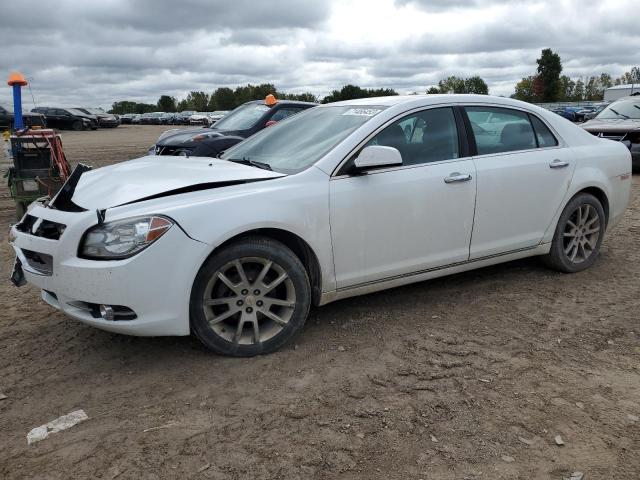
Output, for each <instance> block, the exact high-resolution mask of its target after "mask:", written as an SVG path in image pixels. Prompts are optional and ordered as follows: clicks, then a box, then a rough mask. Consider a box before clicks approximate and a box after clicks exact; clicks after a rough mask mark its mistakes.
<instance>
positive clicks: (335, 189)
mask: <svg viewBox="0 0 640 480" xmlns="http://www.w3.org/2000/svg"><path fill="white" fill-rule="evenodd" d="M371 144H373V145H385V146H391V147H394V148H397V149H398V150H399V151H400V154H401V156H402V160H403V165H402V166H396V167H390V168H381V169H378V170H370V171H368V172H366V173H364V174H357V175H338V176H336V177H333V178H332V179H331V181H330V215H331V237H332V243H333V253H334V262H335V271H336V281H337V287H338V289H341V288H349V287H355V286H360V285H362V284H366V283H375V282H380V281H385V280H390V279H392V278H397V277H402V276H410V275H411V274H415V273H421V272H424V271H425V270H430V269H435V268H438V267H442V266H445V265H450V264H455V263H458V262H464V261H467V260H468V259H469V244H470V241H471V230H472V227H473V215H474V204H475V188H476V187H475V182H476V180H475V167H474V163H473V160H471V159H470V158H469V157H466V158H461V151H462V149H461V148H460V147H461V145H462V143H461V142H460V139H459V134H458V126H457V122H456V118H455V115H454V112H453V109H452V108H450V107H445V108H433V109H428V110H423V111H421V112H417V113H413V114H410V115H408V116H406V117H404V118H402V119H400V120H398V121H396V122H394V123H393V124H391V125H389V126H388V127H386V128H385V129H384V130H382V131H381V132H379V133H378V134H377V135H376V136H375V137H373V139H371V140H370V141H369V142H368V144H367V145H371ZM353 160H354V159H351V160H350V161H353Z"/></svg>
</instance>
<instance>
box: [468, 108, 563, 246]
mask: <svg viewBox="0 0 640 480" xmlns="http://www.w3.org/2000/svg"><path fill="white" fill-rule="evenodd" d="M464 110H465V111H466V114H467V117H468V120H469V124H470V130H471V131H472V132H473V135H471V137H472V140H475V144H476V146H475V148H476V152H477V154H476V155H475V156H474V162H475V166H476V171H477V198H476V213H475V219H474V226H473V236H472V240H471V248H470V258H471V259H474V258H481V257H486V256H491V255H496V254H501V253H506V252H510V251H514V250H520V249H525V248H531V247H534V246H536V245H538V244H539V242H540V241H541V240H542V237H543V235H544V232H545V231H546V230H547V228H548V227H549V225H550V223H551V220H552V219H553V217H554V214H555V213H556V211H557V210H558V208H559V206H560V204H561V202H562V200H563V198H564V197H565V194H566V192H567V189H568V188H569V182H570V180H571V177H572V175H573V171H574V169H575V160H574V159H573V158H572V157H571V154H570V151H569V149H567V148H565V147H564V146H563V145H562V144H561V140H560V139H559V137H558V136H557V135H555V134H554V133H553V132H552V130H551V128H550V127H549V126H548V125H547V124H546V123H545V122H543V121H542V120H541V119H540V118H539V117H538V116H536V115H533V114H531V113H528V112H526V111H523V110H517V109H512V108H504V107H494V106H467V107H465V109H464ZM472 148H473V146H472Z"/></svg>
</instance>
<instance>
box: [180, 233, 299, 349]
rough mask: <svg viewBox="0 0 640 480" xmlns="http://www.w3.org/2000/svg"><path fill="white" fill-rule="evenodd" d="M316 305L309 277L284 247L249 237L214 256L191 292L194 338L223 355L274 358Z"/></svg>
mask: <svg viewBox="0 0 640 480" xmlns="http://www.w3.org/2000/svg"><path fill="white" fill-rule="evenodd" d="M310 305H311V287H310V285H309V278H308V275H307V272H306V270H305V268H304V266H303V265H302V263H301V262H300V260H299V259H298V257H296V255H295V254H294V253H293V252H292V251H291V250H290V249H289V248H288V247H286V246H285V245H284V244H282V243H280V242H277V241H275V240H272V239H269V238H263V237H248V238H246V239H243V240H240V241H238V242H237V243H234V244H232V245H230V246H229V247H226V248H224V249H223V250H221V251H220V252H218V253H216V254H214V255H212V256H211V257H209V259H208V260H207V261H206V262H205V263H204V265H203V266H202V267H201V268H200V271H199V272H198V275H197V276H196V279H195V282H194V285H193V289H192V291H191V302H190V317H191V328H192V331H193V333H194V334H195V336H196V337H197V338H198V339H199V340H200V341H201V342H202V343H203V344H205V345H206V346H207V347H208V348H210V349H211V350H213V351H214V352H216V353H219V354H222V355H231V356H237V357H251V356H254V355H259V354H262V353H271V352H273V351H275V350H277V349H278V348H280V347H281V346H282V345H284V344H285V343H287V342H288V341H289V340H290V339H291V338H292V337H293V336H294V335H295V334H296V333H297V332H298V331H299V330H300V329H301V328H302V326H303V325H304V322H305V320H306V318H307V315H308V313H309V308H310Z"/></svg>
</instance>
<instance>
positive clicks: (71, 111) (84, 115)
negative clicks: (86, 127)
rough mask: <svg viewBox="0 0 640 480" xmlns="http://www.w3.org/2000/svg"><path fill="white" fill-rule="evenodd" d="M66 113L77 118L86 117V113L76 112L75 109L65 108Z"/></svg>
mask: <svg viewBox="0 0 640 480" xmlns="http://www.w3.org/2000/svg"><path fill="white" fill-rule="evenodd" d="M67 112H69V113H73V114H74V115H77V116H79V117H86V116H87V114H86V113H84V112H81V111H80V110H76V109H75V108H67Z"/></svg>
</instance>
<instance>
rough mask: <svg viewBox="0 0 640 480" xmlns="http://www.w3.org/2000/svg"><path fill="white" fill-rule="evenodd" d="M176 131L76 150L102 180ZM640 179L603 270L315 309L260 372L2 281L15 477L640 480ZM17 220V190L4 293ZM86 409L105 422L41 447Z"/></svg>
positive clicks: (516, 265)
mask: <svg viewBox="0 0 640 480" xmlns="http://www.w3.org/2000/svg"><path fill="white" fill-rule="evenodd" d="M165 128H166V127H155V126H121V127H119V128H117V129H114V130H101V131H96V132H68V133H65V134H64V144H65V149H66V152H67V156H68V157H69V159H70V161H71V163H72V164H75V163H77V162H85V163H89V164H93V165H94V166H99V165H105V164H109V163H114V162H117V161H121V160H125V159H129V158H134V157H136V156H139V155H141V154H143V153H144V152H145V151H146V149H147V148H148V146H149V145H150V144H151V143H153V141H154V140H155V138H156V137H157V135H158V134H159V133H160V131H162V130H164V129H165ZM633 181H634V186H635V189H634V192H633V200H632V203H631V206H630V209H629V210H628V211H627V214H626V216H625V218H624V220H623V222H622V223H621V224H620V225H619V226H618V227H617V228H615V229H614V230H613V231H610V232H609V235H608V237H607V238H606V240H605V243H604V245H603V250H602V255H601V258H600V259H599V260H598V262H597V263H596V265H595V266H594V267H593V268H592V269H590V270H589V271H586V272H583V273H580V274H576V275H563V274H558V273H555V272H551V271H548V270H546V269H544V268H543V267H542V266H541V265H540V264H539V262H538V261H537V260H536V259H528V260H524V261H517V262H512V263H508V264H504V265H499V266H495V267H490V268H485V269H482V270H477V271H474V272H469V273H465V274H459V275H455V276H452V277H448V278H443V279H439V280H432V281H429V282H424V283H420V284H416V285H412V286H408V287H403V288H398V289H395V290H390V291H386V292H382V293H378V294H373V295H368V296H365V297H359V298H354V299H350V300H345V301H341V302H337V303H334V304H331V305H328V306H327V307H324V308H320V309H316V310H314V311H312V312H311V316H310V319H309V321H308V323H307V326H306V327H305V329H304V331H303V332H302V334H301V335H300V336H299V337H298V339H297V345H295V346H293V345H292V346H290V347H289V348H285V349H284V350H282V351H280V352H278V353H275V354H273V355H269V356H265V357H258V358H253V359H231V358H222V357H218V356H215V355H213V354H211V353H209V352H207V351H206V350H204V349H203V348H202V347H201V346H200V345H199V344H198V343H197V341H195V340H194V339H191V338H188V337H187V338H133V337H125V336H119V335H113V334H109V333H105V332H102V331H99V330H96V329H93V328H90V327H87V326H84V325H82V324H80V323H78V322H76V321H73V320H70V319H67V318H65V317H63V316H62V315H60V314H59V313H57V312H56V311H55V310H54V309H52V308H50V307H48V306H47V305H45V304H44V303H43V302H42V301H40V299H39V292H38V291H36V290H35V289H34V288H31V287H23V288H21V289H17V288H15V287H13V286H12V285H10V284H9V282H8V281H6V280H3V282H2V283H0V295H1V298H2V311H1V317H0V329H1V330H0V393H2V394H4V395H6V397H7V398H6V399H3V400H0V478H3V479H4V478H6V479H14V478H29V479H32V478H38V479H70V478H82V479H85V478H105V479H113V478H118V479H129V478H132V479H133V478H135V479H146V478H149V479H151V478H154V479H155V478H194V479H200V478H202V479H205V478H210V479H244V478H251V479H253V478H260V479H266V478H282V479H290V478H296V479H303V478H304V479H306V478H321V479H322V478H326V479H336V478H339V479H356V478H363V479H377V478H380V479H402V480H404V479H420V478H422V479H425V480H427V479H491V480H493V479H500V478H504V479H527V480H531V479H562V478H565V477H569V476H570V475H571V473H572V472H576V471H581V472H584V473H585V477H584V478H585V480H592V479H613V478H615V479H616V480H619V479H638V478H640V456H638V446H639V445H640V420H638V416H640V348H639V347H638V339H639V338H640V326H639V325H638V320H639V318H640V314H639V313H638V312H639V311H640V254H639V249H638V242H639V240H640V197H639V195H638V186H639V184H640V177H639V176H637V175H636V176H635V177H634V179H633ZM13 218H14V211H13V203H12V201H11V199H10V198H9V196H8V190H7V187H6V185H3V186H2V187H0V223H1V227H2V243H1V246H0V252H1V255H2V256H1V268H2V270H1V272H0V273H1V275H2V278H3V279H7V278H8V276H9V274H10V266H11V263H12V254H11V249H10V248H9V246H8V245H7V243H6V237H7V230H8V226H9V224H10V223H11V222H12V221H13ZM0 398H2V395H0ZM77 409H84V410H85V411H86V413H87V414H88V415H89V417H90V418H89V420H87V421H85V422H83V423H81V424H79V425H77V426H75V427H73V428H72V429H70V430H66V431H64V432H60V433H57V434H54V435H52V436H50V437H49V438H48V439H46V440H44V441H42V442H39V443H37V444H35V445H31V446H27V443H26V434H27V432H29V430H31V429H32V428H33V427H36V426H38V425H41V424H43V423H46V422H48V421H50V420H53V419H55V418H57V417H59V416H60V415H64V414H67V413H69V412H71V411H73V410H77ZM556 435H560V436H561V437H562V439H563V441H564V446H558V445H556V444H555V442H554V437H555V436H556Z"/></svg>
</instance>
